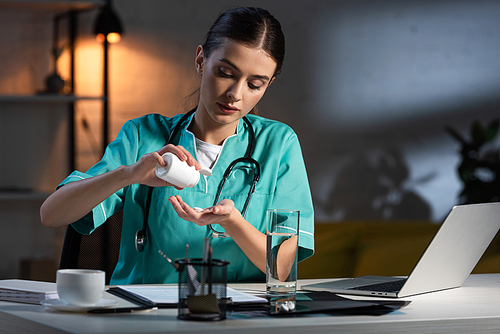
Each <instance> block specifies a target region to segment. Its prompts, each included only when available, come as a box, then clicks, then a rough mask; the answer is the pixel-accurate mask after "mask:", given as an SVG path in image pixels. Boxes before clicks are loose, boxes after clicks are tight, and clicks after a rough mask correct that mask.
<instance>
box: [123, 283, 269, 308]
mask: <svg viewBox="0 0 500 334" xmlns="http://www.w3.org/2000/svg"><path fill="white" fill-rule="evenodd" d="M118 287H119V288H120V289H123V290H125V291H127V292H130V293H133V294H135V295H139V296H143V297H145V298H147V299H149V300H151V301H152V302H154V303H160V304H162V303H166V304H168V303H177V302H178V300H179V289H178V286H177V285H119V286H118ZM226 293H227V297H230V298H231V299H232V300H233V303H265V302H267V300H266V299H265V298H262V297H257V296H253V295H250V294H248V293H244V292H240V291H238V290H235V289H232V288H227V291H226Z"/></svg>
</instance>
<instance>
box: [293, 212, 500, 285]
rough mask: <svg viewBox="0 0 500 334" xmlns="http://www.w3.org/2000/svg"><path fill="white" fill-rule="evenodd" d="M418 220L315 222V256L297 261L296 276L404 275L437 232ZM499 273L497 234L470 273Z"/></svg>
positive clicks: (499, 240) (436, 228) (432, 227)
mask: <svg viewBox="0 0 500 334" xmlns="http://www.w3.org/2000/svg"><path fill="white" fill-rule="evenodd" d="M438 228H439V224H435V223H430V222H421V221H370V222H355V221H352V222H331V223H327V222H321V223H319V222H317V223H316V224H315V240H316V245H315V248H316V250H315V254H314V255H313V256H312V257H310V258H308V259H306V260H304V261H302V262H300V263H299V265H298V277H299V278H301V279H305V278H333V277H357V276H363V275H383V276H398V275H401V276H406V275H409V274H410V272H411V270H412V268H413V267H414V266H415V264H416V263H417V261H418V259H419V258H420V255H421V254H422V253H423V252H424V250H425V248H426V247H427V245H428V244H429V242H430V241H431V239H432V237H433V236H434V234H435V233H436V232H437V230H438ZM499 272H500V233H499V234H497V236H496V237H495V238H494V239H493V241H492V243H491V244H490V246H489V247H488V249H487V250H486V252H485V254H484V255H483V257H482V258H481V260H480V261H479V263H478V264H477V266H476V268H475V269H474V271H473V273H476V274H478V273H499Z"/></svg>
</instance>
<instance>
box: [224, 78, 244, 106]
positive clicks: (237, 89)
mask: <svg viewBox="0 0 500 334" xmlns="http://www.w3.org/2000/svg"><path fill="white" fill-rule="evenodd" d="M242 92H243V83H240V82H236V83H235V84H234V85H232V86H231V88H230V89H229V90H228V92H227V96H229V97H230V98H231V100H233V102H238V101H240V100H241V96H242Z"/></svg>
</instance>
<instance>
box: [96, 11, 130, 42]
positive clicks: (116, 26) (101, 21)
mask: <svg viewBox="0 0 500 334" xmlns="http://www.w3.org/2000/svg"><path fill="white" fill-rule="evenodd" d="M94 33H95V34H96V35H102V36H103V37H104V36H105V37H108V35H110V34H113V35H118V36H119V35H121V34H123V26H122V23H121V21H120V18H119V17H118V15H116V13H115V11H114V10H113V9H112V8H111V6H110V5H106V6H104V7H102V8H101V11H100V12H99V15H98V16H97V20H96V21H95V26H94ZM108 39H109V38H108Z"/></svg>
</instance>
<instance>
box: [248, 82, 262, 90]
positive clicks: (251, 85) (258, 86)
mask: <svg viewBox="0 0 500 334" xmlns="http://www.w3.org/2000/svg"><path fill="white" fill-rule="evenodd" d="M248 87H249V88H250V89H257V90H259V89H261V87H262V85H254V84H253V83H251V82H249V83H248Z"/></svg>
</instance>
